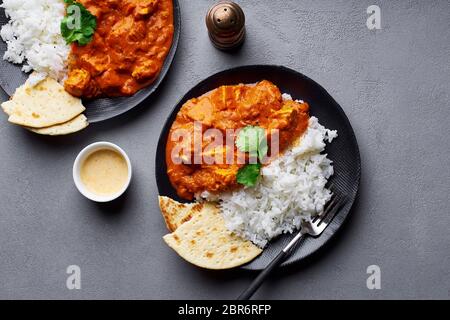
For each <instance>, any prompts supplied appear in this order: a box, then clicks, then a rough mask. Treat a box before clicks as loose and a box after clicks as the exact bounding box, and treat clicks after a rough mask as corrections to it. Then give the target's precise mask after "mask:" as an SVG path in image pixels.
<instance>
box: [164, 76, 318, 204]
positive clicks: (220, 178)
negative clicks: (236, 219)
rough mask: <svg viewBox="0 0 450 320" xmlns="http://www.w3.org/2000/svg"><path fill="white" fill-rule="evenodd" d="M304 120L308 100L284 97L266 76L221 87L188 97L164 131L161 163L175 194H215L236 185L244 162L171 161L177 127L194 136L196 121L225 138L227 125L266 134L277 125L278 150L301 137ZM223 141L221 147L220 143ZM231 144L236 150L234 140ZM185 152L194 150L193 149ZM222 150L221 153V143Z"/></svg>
mask: <svg viewBox="0 0 450 320" xmlns="http://www.w3.org/2000/svg"><path fill="white" fill-rule="evenodd" d="M308 120H309V106H308V104H307V103H299V102H296V101H292V100H283V98H282V94H281V92H280V90H279V89H278V87H277V86H276V85H275V84H273V83H271V82H269V81H266V80H263V81H261V82H259V83H257V84H256V85H244V84H239V85H230V86H221V87H219V88H217V89H215V90H213V91H211V92H209V93H207V94H205V95H203V96H201V97H199V98H194V99H191V100H189V101H187V102H186V103H185V104H184V105H183V106H182V107H181V109H180V111H179V112H178V114H177V116H176V119H175V121H174V123H173V124H172V127H171V129H170V132H169V137H168V140H167V146H166V164H167V174H168V176H169V179H170V182H171V184H172V186H173V187H174V188H175V189H176V191H177V193H178V195H179V196H180V197H181V198H183V199H186V200H192V199H193V198H194V196H195V194H198V193H201V192H203V191H208V192H211V193H218V192H222V191H227V190H231V189H234V188H237V187H239V185H238V183H237V181H236V175H237V173H238V171H239V169H240V168H241V167H242V166H243V164H238V163H231V164H229V163H224V164H192V161H190V159H189V161H186V162H184V163H181V164H180V163H179V161H175V162H174V159H173V158H172V156H173V153H172V151H173V150H174V148H175V147H177V146H179V144H182V143H186V142H185V141H186V140H185V139H177V137H175V136H172V135H173V134H174V132H175V131H176V130H178V129H184V130H186V132H189V133H190V134H191V135H193V134H194V122H195V121H197V122H200V123H201V126H202V128H201V130H203V131H206V130H207V129H209V128H216V129H220V130H221V131H223V132H224V134H223V136H224V137H226V133H225V131H226V130H227V129H235V130H237V129H240V128H243V127H245V126H249V125H251V126H259V127H262V128H264V129H265V130H266V132H271V129H278V133H279V151H280V152H282V151H283V150H285V149H287V148H288V147H289V146H291V145H292V143H293V142H295V141H298V138H299V137H301V136H302V135H303V133H304V132H305V131H306V129H307V128H308ZM224 139H225V138H224ZM192 140H193V139H191V141H192ZM183 141H184V142H183ZM188 141H189V139H188ZM223 145H224V146H225V145H226V142H225V141H224V142H223ZM233 147H234V148H236V146H235V145H234V144H233ZM202 148H203V145H202ZM190 150H191V152H192V153H193V152H194V147H193V146H192V147H191V149H190ZM222 150H223V152H226V147H225V148H222ZM201 152H204V149H203V150H202V151H201ZM234 154H235V155H236V154H237V150H235V152H234Z"/></svg>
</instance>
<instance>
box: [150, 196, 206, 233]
mask: <svg viewBox="0 0 450 320" xmlns="http://www.w3.org/2000/svg"><path fill="white" fill-rule="evenodd" d="M158 199H159V208H160V209H161V212H162V215H163V217H164V221H165V222H166V226H167V228H168V229H169V231H170V232H173V231H175V230H176V229H177V228H178V227H179V226H180V225H182V224H183V223H185V222H187V221H189V220H190V219H191V218H192V216H193V215H195V214H197V213H198V212H200V210H201V208H202V204H200V203H179V202H178V201H175V200H173V199H171V198H168V197H161V196H159V197H158Z"/></svg>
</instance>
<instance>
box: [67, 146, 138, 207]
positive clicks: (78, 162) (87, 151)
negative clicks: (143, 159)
mask: <svg viewBox="0 0 450 320" xmlns="http://www.w3.org/2000/svg"><path fill="white" fill-rule="evenodd" d="M98 150H113V151H116V152H118V153H119V154H121V155H122V157H123V158H124V159H125V161H126V162H127V167H128V179H127V183H126V184H125V185H124V186H123V188H122V189H121V190H120V191H119V192H117V193H115V194H112V195H108V196H102V195H98V194H95V193H93V192H91V191H89V190H88V188H87V187H86V186H85V185H84V183H83V182H82V181H81V177H80V170H81V166H82V164H83V163H84V161H85V160H86V159H87V157H89V156H90V155H91V154H93V153H94V152H96V151H98ZM132 175H133V172H132V167H131V162H130V158H128V155H127V154H126V153H125V151H123V150H122V148H120V147H119V146H117V145H115V144H113V143H110V142H96V143H93V144H90V145H88V146H87V147H86V148H84V149H83V150H81V152H80V153H79V154H78V156H77V158H76V159H75V163H74V164H73V181H74V182H75V185H76V186H77V189H78V191H80V193H81V194H82V195H83V196H85V197H86V198H88V199H89V200H92V201H95V202H102V203H104V202H110V201H113V200H116V199H117V198H119V197H120V196H121V195H123V194H124V193H125V191H126V190H127V189H128V187H129V186H130V182H131V177H132Z"/></svg>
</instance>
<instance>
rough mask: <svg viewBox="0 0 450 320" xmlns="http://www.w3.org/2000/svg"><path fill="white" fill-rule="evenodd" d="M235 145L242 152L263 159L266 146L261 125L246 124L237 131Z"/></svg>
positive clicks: (265, 153) (266, 149)
mask: <svg viewBox="0 0 450 320" xmlns="http://www.w3.org/2000/svg"><path fill="white" fill-rule="evenodd" d="M236 146H237V148H238V149H239V150H240V151H242V152H248V153H249V154H250V156H253V157H255V156H256V157H258V159H259V161H261V162H262V161H263V159H264V157H265V156H266V155H267V151H268V149H269V148H268V146H267V138H266V130H264V128H261V127H254V126H247V127H245V128H243V129H242V130H241V131H239V134H238V137H237V139H236Z"/></svg>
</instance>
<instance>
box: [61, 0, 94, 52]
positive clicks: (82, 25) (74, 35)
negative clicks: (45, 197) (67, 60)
mask: <svg viewBox="0 0 450 320" xmlns="http://www.w3.org/2000/svg"><path fill="white" fill-rule="evenodd" d="M64 2H65V3H66V4H67V8H66V16H65V17H64V18H63V20H62V21H61V35H62V36H63V38H64V40H66V43H67V44H70V43H73V42H77V43H78V45H80V46H85V45H87V44H88V43H89V42H91V41H92V39H93V37H94V33H95V29H96V28H97V18H96V17H95V16H94V15H93V14H92V13H90V12H89V10H87V9H86V8H85V7H84V6H83V5H82V4H81V3H78V2H76V1H74V0H64ZM73 6H76V7H77V8H78V9H76V10H75V11H74V8H73ZM76 12H79V13H80V15H79V16H78V17H77V15H76V14H75V13H76ZM77 19H79V21H77Z"/></svg>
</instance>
